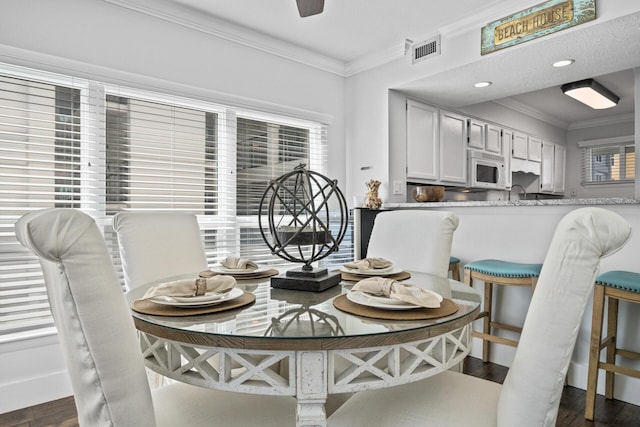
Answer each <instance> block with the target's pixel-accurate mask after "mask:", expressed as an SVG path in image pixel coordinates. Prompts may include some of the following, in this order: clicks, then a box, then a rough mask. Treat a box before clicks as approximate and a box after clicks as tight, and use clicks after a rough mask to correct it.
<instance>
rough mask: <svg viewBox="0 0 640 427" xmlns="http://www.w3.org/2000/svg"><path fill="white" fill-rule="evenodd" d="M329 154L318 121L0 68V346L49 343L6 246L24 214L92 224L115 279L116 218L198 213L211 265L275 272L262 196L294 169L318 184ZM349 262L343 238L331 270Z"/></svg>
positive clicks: (36, 299)
mask: <svg viewBox="0 0 640 427" xmlns="http://www.w3.org/2000/svg"><path fill="white" fill-rule="evenodd" d="M326 149H327V126H326V125H325V124H322V123H318V122H315V121H309V120H304V119H298V118H292V117H285V116H281V115H274V114H270V113H269V114H267V113H262V112H259V111H251V110H246V109H239V108H233V107H231V106H226V105H219V104H215V103H211V102H203V101H199V100H193V99H187V98H180V97H178V96H175V95H165V94H161V93H151V92H146V91H142V90H137V89H130V88H125V87H119V86H112V85H109V84H103V83H100V82H95V81H87V80H82V79H76V78H72V77H66V76H60V75H54V74H50V73H44V72H38V71H36V70H29V69H25V68H21V67H11V66H3V65H0V343H2V342H6V341H11V340H15V339H21V338H25V337H36V336H41V335H47V334H51V333H55V328H54V326H53V321H52V319H51V315H50V312H49V308H48V302H47V298H46V289H45V286H44V281H43V278H42V274H41V271H40V266H39V264H38V261H37V258H36V257H35V256H33V255H32V254H31V253H30V252H29V251H27V250H26V249H24V248H23V247H22V246H21V245H20V244H19V243H18V242H17V240H16V238H15V235H14V230H13V225H14V223H15V221H16V220H17V219H18V218H19V217H20V216H21V215H23V214H24V213H26V212H29V211H32V210H37V209H43V208H48V207H70V208H78V209H81V210H83V211H84V212H86V213H88V214H90V215H91V216H93V217H94V218H95V219H96V223H97V224H98V226H99V227H100V228H101V230H102V231H103V234H104V237H105V241H106V242H107V246H108V247H109V250H110V251H111V254H112V256H113V258H114V264H115V265H116V267H117V268H118V269H119V268H120V267H119V264H120V262H119V253H118V244H117V239H116V236H115V233H114V232H113V230H112V227H111V220H112V216H113V215H114V214H115V213H117V212H119V211H122V210H141V211H152V210H179V211H188V212H193V213H195V214H196V215H198V221H199V223H200V227H201V231H202V236H203V242H204V245H205V250H206V252H207V260H208V262H209V265H215V264H217V263H219V261H220V260H222V259H223V258H225V257H226V256H230V255H240V256H243V257H250V258H252V259H255V260H256V261H258V262H262V263H267V264H270V265H278V264H279V263H282V262H283V261H282V260H281V259H280V258H278V257H277V256H275V255H273V254H271V252H270V251H269V249H268V247H267V246H266V245H265V244H264V242H262V238H261V236H260V232H259V228H258V219H257V211H258V206H259V203H260V200H261V198H262V195H263V193H264V190H265V189H266V187H267V185H268V183H269V181H270V180H272V179H275V178H276V177H278V176H280V175H281V174H283V173H285V172H288V171H290V170H292V169H293V167H294V166H297V165H298V164H300V163H305V164H307V167H308V168H309V169H312V170H315V171H318V172H320V173H326V158H327V153H326ZM351 254H352V246H351V244H350V242H349V239H348V238H345V241H344V242H343V245H342V247H341V251H340V252H338V254H336V255H334V256H333V259H334V260H335V259H338V258H339V259H344V260H349V259H352V255H351ZM336 257H338V258H336ZM340 257H341V258H340ZM119 273H120V277H121V279H122V275H121V272H119Z"/></svg>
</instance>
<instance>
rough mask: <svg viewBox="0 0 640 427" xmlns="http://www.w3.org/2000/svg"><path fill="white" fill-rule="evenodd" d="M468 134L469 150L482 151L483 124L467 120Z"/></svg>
mask: <svg viewBox="0 0 640 427" xmlns="http://www.w3.org/2000/svg"><path fill="white" fill-rule="evenodd" d="M467 126H468V132H469V148H477V149H478V150H484V144H485V141H484V138H485V132H484V123H483V122H479V121H477V120H474V119H469V120H468V125H467Z"/></svg>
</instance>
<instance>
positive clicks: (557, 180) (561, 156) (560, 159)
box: [553, 144, 567, 193]
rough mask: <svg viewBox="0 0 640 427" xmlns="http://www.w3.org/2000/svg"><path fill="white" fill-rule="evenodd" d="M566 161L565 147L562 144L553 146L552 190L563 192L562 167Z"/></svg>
mask: <svg viewBox="0 0 640 427" xmlns="http://www.w3.org/2000/svg"><path fill="white" fill-rule="evenodd" d="M566 161H567V149H566V148H565V147H564V146H563V145H557V144H556V147H555V153H554V161H553V192H554V193H564V169H565V163H566Z"/></svg>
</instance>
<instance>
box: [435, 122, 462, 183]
mask: <svg viewBox="0 0 640 427" xmlns="http://www.w3.org/2000/svg"><path fill="white" fill-rule="evenodd" d="M440 182H441V183H443V184H462V185H466V184H467V118H466V117H464V116H461V115H459V114H456V113H452V112H450V111H445V110H441V112H440Z"/></svg>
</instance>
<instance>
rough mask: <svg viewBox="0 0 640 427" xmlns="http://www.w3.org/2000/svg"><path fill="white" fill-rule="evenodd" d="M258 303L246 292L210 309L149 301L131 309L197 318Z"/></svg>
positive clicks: (137, 302)
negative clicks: (201, 315) (200, 315)
mask: <svg viewBox="0 0 640 427" xmlns="http://www.w3.org/2000/svg"><path fill="white" fill-rule="evenodd" d="M255 301H256V296H255V294H253V293H251V292H246V291H245V293H244V294H242V296H239V297H238V298H236V299H233V300H231V301H227V302H223V303H220V304H216V305H210V306H208V307H190V308H181V307H172V306H170V305H163V304H156V303H154V302H152V301H149V300H135V301H134V302H133V304H131V308H132V309H133V310H134V311H137V312H138V313H144V314H153V315H155V316H195V315H198V314H211V313H218V312H221V311H227V310H233V309H234V308H239V307H244V306H246V305H250V304H253V303H254V302H255Z"/></svg>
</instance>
